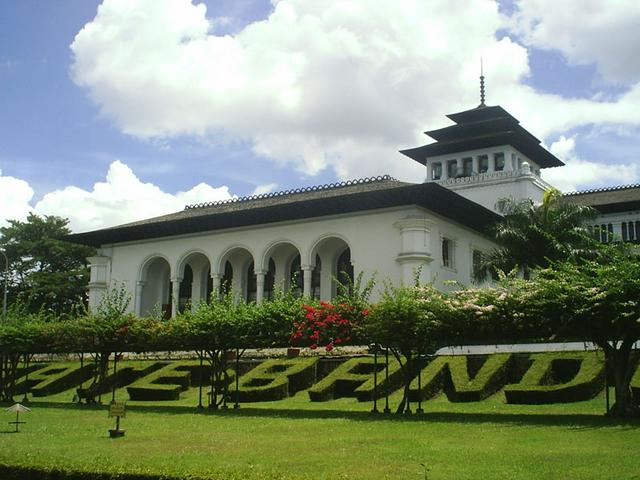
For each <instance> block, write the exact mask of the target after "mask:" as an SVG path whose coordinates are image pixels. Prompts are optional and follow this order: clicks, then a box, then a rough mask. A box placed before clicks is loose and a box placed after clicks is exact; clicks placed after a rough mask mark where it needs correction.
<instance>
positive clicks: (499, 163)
mask: <svg viewBox="0 0 640 480" xmlns="http://www.w3.org/2000/svg"><path fill="white" fill-rule="evenodd" d="M493 162H494V165H495V169H496V172H501V171H502V170H504V152H498V153H494V154H493Z"/></svg>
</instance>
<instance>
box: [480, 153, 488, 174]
mask: <svg viewBox="0 0 640 480" xmlns="http://www.w3.org/2000/svg"><path fill="white" fill-rule="evenodd" d="M488 171H489V155H478V173H487V172H488Z"/></svg>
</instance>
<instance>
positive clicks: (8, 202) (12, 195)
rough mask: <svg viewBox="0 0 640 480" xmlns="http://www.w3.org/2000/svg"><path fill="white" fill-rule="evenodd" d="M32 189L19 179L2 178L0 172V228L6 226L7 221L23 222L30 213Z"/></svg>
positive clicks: (0, 172) (0, 171)
mask: <svg viewBox="0 0 640 480" xmlns="http://www.w3.org/2000/svg"><path fill="white" fill-rule="evenodd" d="M33 193H34V192H33V188H31V186H30V185H29V184H28V183H27V182H25V181H24V180H20V179H19V178H14V177H6V176H2V170H0V227H6V226H7V225H8V223H7V220H25V219H26V218H27V215H28V214H29V212H30V211H31V206H30V205H29V202H31V199H32V198H33Z"/></svg>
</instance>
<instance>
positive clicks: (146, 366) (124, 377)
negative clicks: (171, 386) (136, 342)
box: [78, 361, 165, 395]
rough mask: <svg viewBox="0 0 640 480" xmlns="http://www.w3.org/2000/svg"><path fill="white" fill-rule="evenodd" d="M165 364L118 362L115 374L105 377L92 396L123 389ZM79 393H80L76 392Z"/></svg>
mask: <svg viewBox="0 0 640 480" xmlns="http://www.w3.org/2000/svg"><path fill="white" fill-rule="evenodd" d="M164 365H165V364H164V363H162V362H150V361H125V362H118V369H117V371H116V374H115V375H113V373H111V375H109V376H107V378H105V379H104V381H103V382H101V385H99V386H96V388H94V389H93V392H92V393H93V394H94V395H99V394H102V393H107V392H110V391H111V390H113V387H114V385H115V387H116V388H121V387H125V386H127V385H130V384H131V383H133V382H135V381H136V380H138V379H139V378H142V377H144V376H146V375H149V374H150V373H152V372H155V371H156V370H158V369H160V368H162V367H163V366H164ZM78 393H80V392H78Z"/></svg>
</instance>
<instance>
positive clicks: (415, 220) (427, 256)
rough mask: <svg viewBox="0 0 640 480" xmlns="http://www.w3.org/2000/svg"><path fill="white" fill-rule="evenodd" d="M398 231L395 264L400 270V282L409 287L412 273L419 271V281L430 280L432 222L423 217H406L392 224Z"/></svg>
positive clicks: (411, 281)
mask: <svg viewBox="0 0 640 480" xmlns="http://www.w3.org/2000/svg"><path fill="white" fill-rule="evenodd" d="M394 226H395V227H396V228H398V229H399V230H400V240H401V250H400V252H399V253H398V256H397V257H396V262H398V263H399V264H400V265H401V268H402V282H403V283H404V284H407V285H411V283H413V280H414V278H413V277H414V273H415V272H416V271H418V270H419V271H420V280H421V281H422V282H428V281H430V280H431V266H430V263H431V262H432V261H433V257H432V256H431V227H432V226H433V222H432V221H431V220H427V219H426V218H424V217H406V218H403V219H401V220H398V221H397V222H395V223H394Z"/></svg>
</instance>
